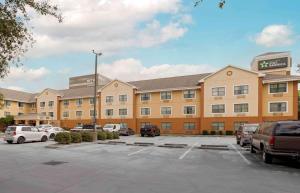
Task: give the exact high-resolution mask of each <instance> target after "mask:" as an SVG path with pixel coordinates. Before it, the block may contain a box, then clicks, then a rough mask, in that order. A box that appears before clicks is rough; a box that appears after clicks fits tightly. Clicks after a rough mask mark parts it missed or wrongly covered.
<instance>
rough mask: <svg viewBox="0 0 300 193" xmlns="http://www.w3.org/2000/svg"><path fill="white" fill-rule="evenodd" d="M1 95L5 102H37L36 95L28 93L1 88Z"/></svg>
mask: <svg viewBox="0 0 300 193" xmlns="http://www.w3.org/2000/svg"><path fill="white" fill-rule="evenodd" d="M0 93H1V94H2V95H3V98H4V99H5V100H10V101H18V102H25V103H33V102H35V96H37V94H36V93H34V94H33V93H28V92H24V91H18V90H12V89H7V88H0Z"/></svg>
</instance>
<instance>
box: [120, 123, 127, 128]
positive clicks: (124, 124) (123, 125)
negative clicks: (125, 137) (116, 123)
mask: <svg viewBox="0 0 300 193" xmlns="http://www.w3.org/2000/svg"><path fill="white" fill-rule="evenodd" d="M120 128H128V124H127V123H120Z"/></svg>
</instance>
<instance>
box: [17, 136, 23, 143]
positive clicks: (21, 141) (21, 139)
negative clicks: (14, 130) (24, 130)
mask: <svg viewBox="0 0 300 193" xmlns="http://www.w3.org/2000/svg"><path fill="white" fill-rule="evenodd" d="M24 142H25V138H24V137H19V138H18V140H17V143H18V144H22V143H24Z"/></svg>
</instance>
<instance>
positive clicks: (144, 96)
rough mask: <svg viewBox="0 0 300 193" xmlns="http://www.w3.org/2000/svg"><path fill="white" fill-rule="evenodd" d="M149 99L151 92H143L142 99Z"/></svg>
mask: <svg viewBox="0 0 300 193" xmlns="http://www.w3.org/2000/svg"><path fill="white" fill-rule="evenodd" d="M149 100H150V93H142V94H141V101H149Z"/></svg>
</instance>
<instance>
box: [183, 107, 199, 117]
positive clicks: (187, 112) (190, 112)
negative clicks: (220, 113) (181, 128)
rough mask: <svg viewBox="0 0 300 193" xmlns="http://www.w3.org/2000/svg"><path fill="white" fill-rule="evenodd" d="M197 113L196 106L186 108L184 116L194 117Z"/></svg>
mask: <svg viewBox="0 0 300 193" xmlns="http://www.w3.org/2000/svg"><path fill="white" fill-rule="evenodd" d="M195 113H196V108H195V106H185V107H184V114H185V115H194V114H195Z"/></svg>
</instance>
